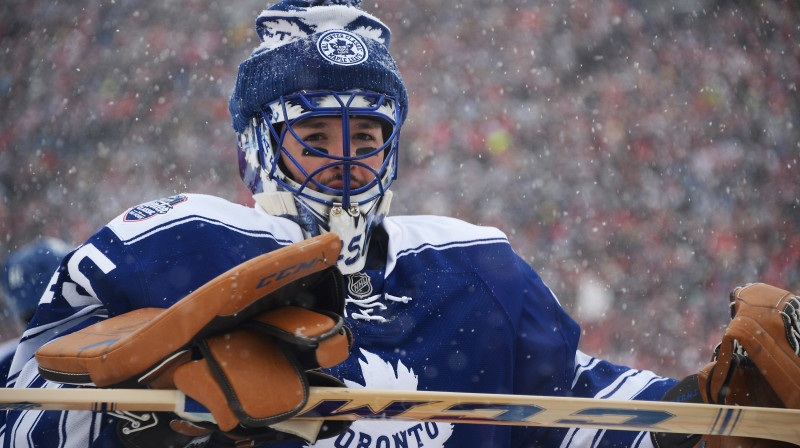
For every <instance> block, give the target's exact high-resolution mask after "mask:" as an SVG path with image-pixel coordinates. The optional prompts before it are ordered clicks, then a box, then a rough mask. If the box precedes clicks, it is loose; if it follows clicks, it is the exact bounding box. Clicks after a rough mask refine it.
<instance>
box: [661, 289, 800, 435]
mask: <svg viewBox="0 0 800 448" xmlns="http://www.w3.org/2000/svg"><path fill="white" fill-rule="evenodd" d="M730 310H731V319H732V320H731V323H730V324H729V325H728V328H727V330H726V331H725V335H724V336H723V338H722V342H721V343H720V344H719V346H717V349H716V350H715V355H714V357H713V358H712V361H711V362H710V363H709V364H707V365H706V366H705V367H703V368H702V369H701V370H700V373H698V374H697V375H691V376H689V377H687V378H685V379H684V380H683V381H681V382H680V383H679V384H678V385H677V386H675V387H674V388H673V389H672V390H670V391H669V392H668V393H667V394H666V395H665V396H664V400H668V401H694V402H701V403H712V404H725V405H733V406H760V407H779V408H787V407H788V408H793V409H800V297H797V296H795V295H794V294H792V293H790V292H788V291H785V290H782V289H780V288H776V287H774V286H770V285H766V284H763V283H755V284H749V285H746V286H743V287H739V288H736V289H734V290H733V292H732V293H731V296H730ZM679 397H681V398H679ZM685 397H691V398H690V399H689V400H684V399H685ZM651 438H652V440H653V444H654V445H655V446H656V447H658V448H688V447H695V446H696V447H705V448H734V447H735V448H768V447H774V448H789V447H794V446H796V445H792V444H789V443H783V442H776V441H771V440H759V439H753V438H743V437H723V436H712V435H682V434H665V433H653V434H651ZM799 442H800V441H799Z"/></svg>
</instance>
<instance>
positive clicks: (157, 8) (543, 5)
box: [0, 0, 800, 376]
mask: <svg viewBox="0 0 800 448" xmlns="http://www.w3.org/2000/svg"><path fill="white" fill-rule="evenodd" d="M266 5H267V4H266V3H264V2H262V1H251V0H247V1H238V2H235V3H230V2H218V1H197V0H166V1H164V2H159V3H152V2H145V1H142V0H136V1H126V2H105V3H102V4H101V3H99V2H87V1H74V2H46V1H39V0H26V1H22V0H6V1H4V2H2V4H0V55H2V56H0V58H2V59H0V60H2V64H0V114H2V117H3V120H2V121H0V197H1V198H2V202H0V256H5V255H7V254H8V253H9V252H10V251H12V250H14V248H16V247H19V246H21V245H23V244H25V243H27V242H29V241H31V240H33V239H36V238H39V237H44V236H52V237H57V238H61V239H63V240H65V241H68V242H69V243H70V244H73V245H77V244H80V243H81V242H82V241H83V240H85V239H86V238H88V237H89V236H90V235H91V234H92V233H94V231H96V230H97V229H98V228H99V227H101V226H102V225H103V224H105V223H106V222H107V221H109V220H110V219H111V218H113V217H114V216H116V215H118V214H119V213H122V212H123V211H124V210H125V209H127V208H128V207H131V206H133V205H135V204H138V203H141V202H146V201H149V200H153V199H158V198H161V197H165V196H168V195H171V194H174V193H178V192H183V191H191V192H200V193H209V194H215V195H218V196H222V197H225V198H227V199H229V200H232V201H237V202H242V203H248V204H250V203H252V199H251V198H250V197H249V192H248V191H247V190H246V189H245V188H244V186H243V185H242V183H241V181H240V180H239V178H238V173H237V164H236V158H235V157H236V156H235V154H236V151H235V136H234V134H233V132H232V129H231V126H230V117H229V116H228V112H227V100H228V96H229V95H230V92H231V90H232V87H233V83H234V81H235V76H236V68H237V66H238V64H239V63H240V62H241V61H242V60H244V59H245V58H246V57H247V55H249V53H250V52H251V51H252V49H253V48H255V46H256V45H257V36H256V34H255V32H254V31H253V20H254V18H255V16H256V15H257V13H258V12H259V11H260V10H261V9H263V8H264V7H265V6H266ZM798 5H799V4H798V3H797V2H796V1H794V0H763V1H744V0H743V1H738V2H737V1H733V0H728V1H725V0H717V1H704V0H680V1H675V2H662V1H658V0H591V1H590V0H580V1H579V0H570V1H562V2H549V1H539V0H505V1H503V0H459V1H456V2H443V1H441V0H414V1H408V0H406V1H401V0H365V1H364V4H363V7H364V8H365V9H367V10H369V11H371V12H373V13H375V14H377V15H378V16H379V17H381V18H382V19H383V20H384V21H385V22H386V23H387V24H388V25H389V26H390V27H391V29H392V30H393V37H392V49H393V54H394V55H395V57H396V59H397V60H398V63H399V65H400V68H401V71H402V73H403V76H404V79H405V82H406V84H407V86H408V90H409V94H410V104H411V111H410V118H409V120H408V122H407V124H406V126H405V128H404V130H403V134H402V135H403V137H402V139H401V161H400V164H401V165H400V171H399V178H398V181H397V182H396V183H395V184H394V190H395V193H396V198H395V201H394V203H393V204H392V213H393V214H438V215H448V216H454V217H458V218H461V219H464V220H467V221H470V222H474V223H479V224H485V225H493V226H497V227H499V228H500V229H502V230H503V231H505V232H506V233H507V234H508V235H509V238H510V240H511V242H512V245H513V246H514V247H515V248H516V250H517V252H518V253H519V254H520V255H521V256H522V257H524V258H525V259H526V260H527V261H528V262H529V263H530V264H531V265H532V266H533V267H534V268H535V269H536V270H537V271H538V272H539V273H540V274H541V275H542V277H543V278H544V280H545V282H546V283H547V284H548V285H549V286H550V287H551V288H552V289H553V290H554V291H555V292H556V294H557V295H558V297H559V300H560V301H561V303H562V304H563V305H564V306H565V307H566V308H567V309H568V310H569V311H570V312H571V314H572V315H573V316H574V317H575V318H576V319H577V320H578V321H579V322H580V323H581V324H582V325H583V328H584V330H585V331H584V336H583V340H582V348H583V349H584V350H585V351H586V352H588V353H590V354H594V355H599V356H601V357H604V358H606V359H609V360H611V361H615V362H619V363H624V364H627V365H631V366H634V367H640V368H648V369H652V370H655V371H657V372H658V373H662V374H667V375H673V376H682V375H686V374H688V373H690V372H693V371H695V370H696V369H697V368H698V367H699V366H700V365H702V364H703V363H704V362H705V361H706V359H707V358H708V356H709V354H710V353H711V350H712V349H713V346H714V345H715V343H716V341H718V340H719V339H720V337H721V334H722V331H723V329H724V326H725V324H726V323H727V321H728V320H729V315H728V307H727V302H728V293H729V292H730V290H731V289H732V288H733V287H735V286H738V285H739V284H743V283H747V282H753V281H765V282H769V283H772V284H775V285H777V286H781V287H783V288H786V289H791V290H794V291H800V183H799V182H798V180H799V179H800V167H799V166H798V164H800V99H798V98H799V96H798V83H800V6H798Z"/></svg>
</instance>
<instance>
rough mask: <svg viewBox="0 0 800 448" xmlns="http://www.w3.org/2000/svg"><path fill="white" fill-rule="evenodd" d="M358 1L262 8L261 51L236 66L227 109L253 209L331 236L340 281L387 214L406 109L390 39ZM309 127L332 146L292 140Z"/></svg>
mask: <svg viewBox="0 0 800 448" xmlns="http://www.w3.org/2000/svg"><path fill="white" fill-rule="evenodd" d="M359 3H360V0H337V1H330V0H284V1H282V2H279V3H277V4H275V5H273V6H272V7H270V8H269V9H267V10H265V11H263V12H262V13H261V15H259V17H258V19H256V31H258V34H259V36H260V37H261V40H262V44H261V45H260V46H259V47H258V48H257V49H256V50H255V51H254V52H253V54H252V55H251V56H250V58H248V59H247V60H245V61H244V62H243V63H242V64H241V65H240V66H239V74H238V77H237V80H236V87H235V89H234V92H233V95H232V96H231V100H230V104H229V109H230V112H231V116H232V118H233V127H234V130H235V131H236V133H237V135H238V150H239V172H240V175H241V177H242V180H243V181H244V182H245V185H247V187H248V188H249V189H250V191H251V192H253V195H254V197H255V199H256V202H257V203H258V204H259V205H260V206H261V207H262V208H264V209H265V210H266V211H267V212H268V213H270V214H273V215H276V216H283V217H286V218H289V219H292V220H294V221H295V222H297V223H298V224H299V225H300V226H301V228H302V229H303V231H304V234H305V235H306V237H311V236H315V235H317V234H319V233H324V232H332V233H335V234H337V235H338V236H339V237H340V239H341V240H342V252H341V254H340V257H339V262H338V267H339V269H340V270H341V271H342V272H343V273H344V274H350V273H355V272H358V271H360V270H361V269H362V268H363V267H364V264H365V262H366V250H367V246H368V243H369V238H370V235H371V232H372V230H373V229H374V228H375V227H376V226H377V225H378V224H380V222H381V221H382V219H383V217H384V216H385V215H386V214H387V213H388V210H389V202H390V200H391V192H389V191H388V188H389V186H390V185H391V183H392V181H393V180H394V179H395V177H396V170H397V145H398V135H399V131H400V128H401V126H402V123H403V121H404V120H405V117H406V113H407V109H408V108H407V103H408V97H407V93H406V89H405V85H404V84H403V81H402V79H401V77H400V73H399V71H398V70H397V66H396V64H395V61H394V60H393V59H392V57H391V55H390V54H389V51H388V47H389V40H390V36H391V33H390V31H389V29H388V28H387V27H386V26H385V25H384V24H382V23H381V22H380V21H379V20H378V19H377V18H375V17H373V16H372V15H370V14H367V13H366V12H364V11H362V10H361V9H359V8H358V5H359ZM313 120H316V122H320V121H325V122H326V123H328V124H329V125H330V126H332V127H335V128H336V129H338V130H337V131H336V132H335V134H336V139H337V141H336V142H331V141H329V140H326V143H325V144H324V145H319V144H317V143H315V142H314V141H312V140H313V138H314V137H313V136H312V139H311V140H309V139H306V137H307V135H306V134H303V135H300V134H301V132H299V131H298V129H303V126H305V125H306V124H308V123H310V122H311V121H313ZM365 123H367V124H365ZM364 126H368V127H369V128H370V129H372V130H371V131H369V132H366V134H370V139H369V140H370V141H367V139H366V138H362V136H364V135H365V132H364V131H363V130H362V129H361V128H362V127H364ZM304 132H305V131H304ZM330 135H333V134H330ZM372 137H377V138H374V139H373V138H372ZM326 138H329V135H328V134H326ZM338 140H341V142H339V141H338ZM354 142H355V143H354ZM287 146H289V147H291V148H293V149H295V150H297V149H298V148H300V149H299V150H300V152H299V153H298V152H297V151H294V152H293V151H291V150H290V149H289V148H287ZM310 159H314V160H313V161H312V160H310ZM332 173H335V174H332ZM331 175H334V176H336V178H335V179H333V180H331V177H330V176H331Z"/></svg>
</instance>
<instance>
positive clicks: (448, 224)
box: [383, 215, 509, 270]
mask: <svg viewBox="0 0 800 448" xmlns="http://www.w3.org/2000/svg"><path fill="white" fill-rule="evenodd" d="M383 226H384V229H386V233H387V234H388V235H389V248H388V250H389V264H390V266H387V270H390V269H391V267H392V266H393V264H394V261H395V260H397V258H399V257H401V256H405V255H410V254H414V253H418V252H421V251H423V250H427V249H433V250H444V249H448V248H453V247H466V246H477V245H482V244H497V243H501V244H509V243H508V238H507V237H506V234H505V233H503V232H502V231H501V230H500V229H497V228H495V227H485V226H478V225H475V224H470V223H468V222H465V221H462V220H460V219H456V218H450V217H446V216H434V215H409V216H390V217H387V218H386V219H384V221H383Z"/></svg>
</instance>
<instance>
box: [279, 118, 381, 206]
mask: <svg viewBox="0 0 800 448" xmlns="http://www.w3.org/2000/svg"><path fill="white" fill-rule="evenodd" d="M345 122H349V123H345ZM347 124H349V126H347V127H346V128H345V125H347ZM281 135H282V139H283V142H282V145H281V146H282V149H283V151H282V153H281V162H282V165H283V166H284V167H286V170H287V171H288V173H287V174H288V175H289V177H291V179H292V180H294V181H295V182H297V183H298V184H301V185H306V186H307V188H310V189H312V190H315V191H319V192H322V193H328V194H330V193H332V192H338V191H342V190H344V189H346V188H345V186H347V187H349V188H347V189H349V190H350V191H358V190H359V189H361V188H363V187H366V186H368V185H369V184H371V183H373V184H374V183H375V182H376V181H377V180H378V178H379V174H378V173H380V171H381V166H382V165H383V161H384V158H383V155H384V151H383V149H382V148H383V147H384V140H383V127H382V126H381V122H380V121H379V120H377V119H373V118H357V117H352V118H349V119H347V120H343V119H342V117H341V116H338V117H324V116H320V117H310V118H306V119H303V120H300V121H298V122H296V123H294V124H292V125H290V126H284V129H282V130H281Z"/></svg>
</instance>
